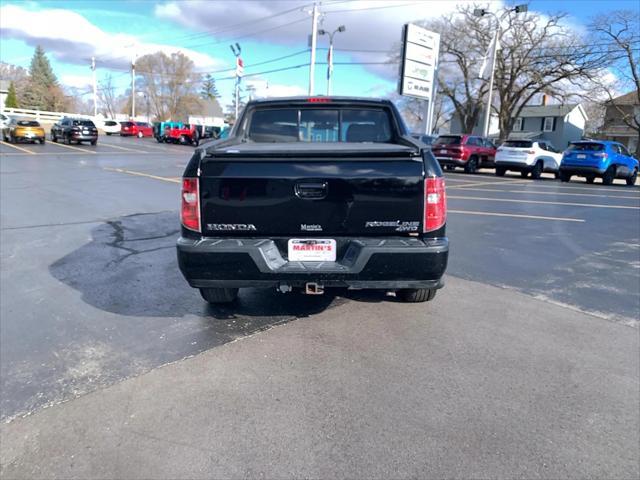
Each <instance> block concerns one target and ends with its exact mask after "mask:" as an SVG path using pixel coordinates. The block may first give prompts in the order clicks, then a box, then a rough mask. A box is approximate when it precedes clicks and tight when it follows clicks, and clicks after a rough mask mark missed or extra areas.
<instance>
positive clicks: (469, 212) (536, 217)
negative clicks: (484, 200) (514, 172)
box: [447, 210, 586, 223]
mask: <svg viewBox="0 0 640 480" xmlns="http://www.w3.org/2000/svg"><path fill="white" fill-rule="evenodd" d="M447 212H448V213H461V214H465V215H485V216H489V217H513V218H527V219H532V220H554V221H556V222H578V223H584V222H586V220H584V219H582V218H567V217H544V216H541V215H518V214H517V213H498V212H475V211H473V210H447Z"/></svg>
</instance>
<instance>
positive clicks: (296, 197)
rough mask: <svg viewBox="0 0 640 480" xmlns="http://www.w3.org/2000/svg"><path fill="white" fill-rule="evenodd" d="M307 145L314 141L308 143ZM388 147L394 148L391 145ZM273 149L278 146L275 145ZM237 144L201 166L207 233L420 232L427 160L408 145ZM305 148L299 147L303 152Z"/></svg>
mask: <svg viewBox="0 0 640 480" xmlns="http://www.w3.org/2000/svg"><path fill="white" fill-rule="evenodd" d="M307 148H308V147H307ZM387 150H388V149H387ZM271 152H273V150H271ZM251 153H252V154H249V152H239V151H233V152H229V153H226V154H222V153H218V154H214V156H213V158H210V159H209V158H205V159H203V161H202V163H201V170H200V196H201V215H202V233H203V235H204V236H216V237H220V236H225V235H227V236H234V237H238V236H261V235H278V236H282V235H285V236H294V237H318V236H320V237H322V236H326V235H359V236H362V235H389V234H393V235H399V234H400V235H406V234H408V233H409V232H421V231H422V222H423V215H424V212H423V208H424V193H423V191H424V190H423V189H424V164H423V161H422V158H421V157H415V156H413V155H411V154H410V152H406V151H396V152H389V151H386V152H385V153H384V156H382V155H380V156H376V155H375V153H377V152H375V153H373V152H369V153H372V155H370V156H367V155H366V154H365V153H364V152H357V151H354V152H351V153H345V152H342V154H343V155H342V156H341V157H340V158H339V159H335V158H327V156H326V155H325V156H322V155H320V153H319V152H317V153H318V155H315V156H314V154H313V151H309V150H308V151H307V152H305V156H304V157H303V158H300V157H298V158H296V155H295V152H291V154H287V153H286V152H282V151H281V152H280V153H281V155H280V157H278V156H277V155H274V154H273V153H268V152H263V154H260V153H259V152H251ZM298 153H299V152H298Z"/></svg>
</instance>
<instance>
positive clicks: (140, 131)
mask: <svg viewBox="0 0 640 480" xmlns="http://www.w3.org/2000/svg"><path fill="white" fill-rule="evenodd" d="M120 136H121V137H129V136H136V137H138V138H142V137H153V127H152V126H151V125H149V124H148V123H146V122H120Z"/></svg>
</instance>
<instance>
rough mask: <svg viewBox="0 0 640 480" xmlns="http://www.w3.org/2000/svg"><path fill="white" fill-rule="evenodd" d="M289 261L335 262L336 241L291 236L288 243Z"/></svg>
mask: <svg viewBox="0 0 640 480" xmlns="http://www.w3.org/2000/svg"><path fill="white" fill-rule="evenodd" d="M288 247H289V261H290V262H335V261H336V241H335V240H331V239H309V238H292V239H290V240H289V243H288Z"/></svg>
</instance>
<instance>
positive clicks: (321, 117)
mask: <svg viewBox="0 0 640 480" xmlns="http://www.w3.org/2000/svg"><path fill="white" fill-rule="evenodd" d="M248 137H249V139H251V140H252V141H254V142H259V143H273V142H377V143H378V142H382V143H384V142H390V141H391V139H392V130H391V124H390V121H389V114H388V113H387V112H386V111H385V110H382V109H357V110H356V109H348V108H344V109H338V108H306V109H305V108H282V109H273V108H269V109H263V110H260V109H258V110H256V111H255V112H253V115H252V116H251V120H250V125H249V128H248Z"/></svg>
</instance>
